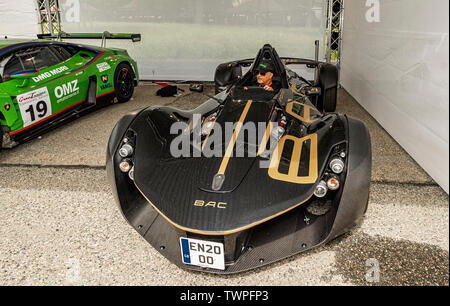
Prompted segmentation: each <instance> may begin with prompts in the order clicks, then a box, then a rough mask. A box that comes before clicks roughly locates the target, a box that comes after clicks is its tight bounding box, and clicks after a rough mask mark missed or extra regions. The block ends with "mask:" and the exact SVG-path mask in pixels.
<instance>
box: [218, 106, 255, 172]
mask: <svg viewBox="0 0 450 306" xmlns="http://www.w3.org/2000/svg"><path fill="white" fill-rule="evenodd" d="M252 102H253V101H252V100H248V101H247V104H246V105H245V108H244V111H243V112H242V114H241V117H240V118H239V121H238V123H237V126H236V128H235V129H234V132H233V137H232V138H231V141H230V143H229V144H228V147H227V150H226V151H225V156H224V157H223V159H222V163H221V164H220V168H219V171H218V172H217V174H225V170H226V169H227V166H228V161H229V160H230V157H231V154H232V153H233V148H234V145H235V144H236V140H237V137H238V135H239V132H240V131H241V128H242V126H243V122H244V120H245V117H246V116H247V113H248V110H249V109H250V106H251V105H252Z"/></svg>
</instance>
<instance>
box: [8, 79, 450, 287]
mask: <svg viewBox="0 0 450 306" xmlns="http://www.w3.org/2000/svg"><path fill="white" fill-rule="evenodd" d="M156 89H157V87H156V86H140V87H138V88H137V91H136V96H135V99H134V101H131V102H129V103H125V104H119V105H112V106H108V107H105V108H102V109H100V110H98V111H96V112H93V113H90V114H88V115H86V116H83V117H82V118H80V119H78V120H76V121H73V122H72V123H69V124H67V125H65V126H63V127H61V128H59V129H57V130H55V131H53V132H50V133H47V134H45V135H43V137H42V139H40V140H39V139H35V140H32V141H30V142H28V143H26V144H24V145H21V146H19V147H17V148H15V149H12V150H7V151H4V152H2V153H1V154H0V172H1V173H2V176H3V180H2V181H0V194H1V195H2V196H1V197H0V207H2V214H1V216H0V232H1V233H2V235H1V237H0V285H210V284H214V285H250V286H252V285H448V279H449V264H448V262H449V255H448V251H449V202H448V195H447V194H446V193H445V192H444V191H443V190H442V189H441V188H439V187H438V186H437V185H436V184H435V183H434V182H433V180H432V179H431V178H430V177H429V176H428V175H426V174H425V173H424V172H423V170H422V169H421V168H420V167H419V166H418V165H417V164H416V163H415V162H414V161H413V160H412V159H411V157H409V155H407V154H406V153H405V152H404V151H403V150H402V149H401V148H400V147H399V146H398V144H396V142H395V141H394V140H392V138H390V137H389V135H387V133H386V132H385V131H384V130H383V129H382V128H381V127H380V126H379V125H378V124H377V123H376V122H375V121H374V120H373V119H372V118H371V117H370V116H369V115H368V114H367V113H365V112H364V110H363V109H362V108H361V107H360V106H359V105H358V104H357V103H356V102H355V101H354V100H353V99H352V98H351V97H350V96H349V95H348V94H347V93H346V92H345V91H344V90H341V91H340V93H339V99H340V102H339V103H340V104H339V105H340V109H339V111H340V112H345V113H350V114H351V115H352V116H353V117H357V118H361V119H363V120H364V121H365V122H366V123H367V125H368V126H369V129H370V131H371V135H372V144H373V152H374V171H373V177H372V181H373V183H372V186H371V197H370V201H369V208H368V211H367V214H366V217H365V220H364V222H363V224H362V225H361V226H360V227H359V228H355V229H354V230H353V231H352V232H351V233H349V234H346V235H345V236H343V237H340V238H338V239H336V240H334V241H333V242H331V243H329V244H327V245H324V246H321V247H319V248H317V249H314V250H312V251H309V252H306V253H303V254H300V255H297V256H293V257H291V258H288V259H286V260H283V261H280V262H277V263H275V264H272V265H268V266H265V267H262V268H259V269H255V270H252V271H249V272H245V273H241V274H237V275H230V276H217V275H210V274H205V273H198V272H188V271H185V270H182V269H179V268H178V267H176V266H175V265H173V264H171V263H170V262H169V261H167V260H166V259H165V258H164V257H162V256H161V255H160V254H159V253H158V252H157V251H156V250H154V249H153V248H152V247H151V246H150V245H149V244H148V243H147V242H146V241H145V240H144V239H143V238H142V237H141V236H139V234H138V233H137V232H135V231H134V230H133V229H132V228H131V227H130V226H129V225H128V224H127V223H126V221H125V219H123V217H122V216H121V214H120V212H119V210H118V208H117V207H116V204H115V203H114V200H113V197H112V194H111V190H110V187H109V186H108V184H107V182H106V172H105V169H104V164H105V149H106V142H107V138H108V136H109V133H110V131H111V129H112V127H113V126H114V124H115V122H116V121H117V120H118V119H119V118H120V117H121V116H122V115H123V114H124V113H126V112H128V111H129V110H132V109H136V108H139V107H144V106H147V105H153V104H160V105H161V104H165V105H167V104H170V105H173V106H175V107H182V108H185V109H190V108H193V107H195V106H197V105H198V104H199V103H201V101H204V100H205V97H204V96H202V95H200V94H193V93H189V92H188V91H186V93H185V95H184V96H182V97H178V98H166V99H162V98H157V97H155V96H154V92H155V91H156ZM209 90H210V91H211V89H209ZM55 144H57V145H55ZM376 267H379V273H378V272H377V271H378V270H376V269H375V268H376Z"/></svg>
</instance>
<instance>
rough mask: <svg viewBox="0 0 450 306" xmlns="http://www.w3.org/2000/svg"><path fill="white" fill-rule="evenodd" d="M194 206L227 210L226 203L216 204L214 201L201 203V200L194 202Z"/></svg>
mask: <svg viewBox="0 0 450 306" xmlns="http://www.w3.org/2000/svg"><path fill="white" fill-rule="evenodd" d="M194 206H197V207H213V208H222V209H225V208H227V203H226V202H216V201H203V200H195V202H194Z"/></svg>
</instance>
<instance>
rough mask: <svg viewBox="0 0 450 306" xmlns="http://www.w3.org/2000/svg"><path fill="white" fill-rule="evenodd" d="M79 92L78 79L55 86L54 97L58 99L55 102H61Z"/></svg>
mask: <svg viewBox="0 0 450 306" xmlns="http://www.w3.org/2000/svg"><path fill="white" fill-rule="evenodd" d="M79 93H80V88H79V87H78V80H73V81H70V82H67V83H65V84H63V85H61V86H57V87H56V88H55V97H56V98H57V99H58V100H57V101H56V102H57V103H61V102H63V101H65V100H67V99H70V98H72V97H74V96H76V95H78V94H79Z"/></svg>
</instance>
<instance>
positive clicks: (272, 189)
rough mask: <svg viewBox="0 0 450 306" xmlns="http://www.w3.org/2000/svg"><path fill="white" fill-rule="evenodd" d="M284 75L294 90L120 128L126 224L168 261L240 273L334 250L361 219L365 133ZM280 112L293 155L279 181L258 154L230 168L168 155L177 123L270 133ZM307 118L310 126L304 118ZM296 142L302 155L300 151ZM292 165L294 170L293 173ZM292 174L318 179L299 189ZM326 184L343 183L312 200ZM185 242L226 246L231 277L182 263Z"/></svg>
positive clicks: (146, 118)
mask: <svg viewBox="0 0 450 306" xmlns="http://www.w3.org/2000/svg"><path fill="white" fill-rule="evenodd" d="M287 76H289V77H287V79H286V84H287V85H288V86H289V88H291V91H289V90H287V89H286V90H282V91H281V92H280V93H279V94H278V95H276V96H272V97H267V96H264V93H263V94H262V95H258V92H257V91H255V92H252V91H248V92H236V91H235V90H234V89H233V87H232V88H230V90H229V91H226V92H222V93H221V94H219V95H217V96H216V98H215V99H210V100H208V101H207V102H206V103H204V104H202V105H201V106H200V107H199V108H197V109H195V110H193V111H191V112H188V111H182V110H177V109H174V108H170V107H151V108H147V109H144V110H140V111H136V112H133V113H130V114H128V115H126V116H125V117H123V118H122V119H121V120H120V121H119V122H118V123H117V124H116V126H115V128H114V129H113V132H112V135H111V137H110V140H109V143H108V150H107V172H108V177H109V181H110V183H111V185H112V187H113V188H112V189H113V192H114V196H115V198H116V201H117V203H118V204H119V209H120V211H121V212H122V214H123V216H124V217H125V219H126V220H127V221H128V222H129V223H130V225H131V226H132V227H133V228H134V229H135V230H136V231H137V232H138V233H139V234H141V235H142V236H143V237H144V238H145V239H146V240H147V241H148V242H149V243H150V244H151V245H152V246H153V247H155V248H156V249H157V250H158V251H159V252H160V253H161V254H162V255H164V256H165V257H166V258H168V259H169V260H170V261H171V262H173V263H175V264H176V265H178V266H180V267H182V268H186V269H192V270H197V271H207V272H212V273H219V274H230V273H237V272H242V271H246V270H249V269H253V268H257V267H261V266H263V265H266V264H270V263H273V262H275V261H278V260H281V259H284V258H286V257H289V256H292V255H294V254H297V253H300V252H303V251H306V250H309V249H311V248H313V247H316V246H318V245H320V244H322V243H325V242H328V241H330V240H332V239H334V238H335V237H337V236H339V235H341V234H343V233H345V232H346V231H348V230H349V229H350V228H352V227H353V226H354V225H355V224H357V223H358V222H360V221H361V219H362V218H363V216H364V213H365V211H366V209H367V203H368V198H369V184H370V172H371V144H370V136H369V133H368V130H367V128H366V126H365V125H364V124H363V123H362V122H360V121H358V120H356V119H352V118H348V117H346V116H342V115H337V114H322V113H320V112H319V111H317V110H316V109H315V108H314V106H313V104H312V103H311V102H310V100H308V99H307V97H305V96H304V95H302V94H299V92H298V91H297V90H296V89H297V88H299V86H298V85H299V84H300V85H301V83H302V80H301V78H299V77H298V76H297V75H295V74H294V73H293V72H292V71H287ZM243 79H245V77H244V78H243ZM245 95H249V96H251V97H252V98H253V100H247V98H248V97H247V96H245ZM237 97H239V99H237ZM216 100H218V101H216ZM292 101H294V102H292ZM295 101H301V104H302V105H303V109H302V111H299V112H293V111H292V105H289V103H297V102H295ZM219 102H221V103H219ZM298 104H300V102H298ZM310 107H311V108H310ZM218 109H220V111H217V110H218ZM275 109H278V110H280V111H281V112H283V113H284V114H285V115H286V117H287V121H288V123H287V126H286V133H285V136H283V137H284V138H281V139H280V141H279V145H280V143H283V145H286V147H287V149H286V150H284V151H283V149H281V150H282V156H281V157H280V160H279V164H278V165H277V166H278V167H279V171H280V172H279V173H275V174H274V173H273V172H272V173H271V172H270V170H269V172H268V170H267V169H264V168H261V167H259V166H258V162H259V161H261V160H262V159H264V158H263V157H262V156H259V155H258V156H256V157H241V158H237V157H236V158H230V159H229V160H228V159H226V154H225V157H224V158H219V157H211V158H206V157H204V156H203V155H202V154H201V152H199V154H200V155H199V157H183V158H174V157H172V156H171V154H170V152H169V147H170V143H171V142H172V141H173V139H174V137H176V135H172V134H170V133H169V131H170V127H171V126H172V124H173V123H176V122H183V121H186V122H191V120H192V117H193V115H194V114H200V115H201V116H202V118H207V117H208V116H209V115H210V114H211V113H212V112H218V114H219V115H218V116H217V121H216V124H217V123H219V124H225V123H226V122H239V123H245V122H261V121H262V122H264V123H265V124H267V123H268V122H269V124H271V122H272V121H271V119H270V118H273V117H274V116H273V114H274V110H275ZM308 113H309V115H310V118H306V117H307V116H306V115H307V114H308ZM275 117H276V116H275ZM310 119H311V120H310ZM302 120H303V121H302ZM237 130H238V128H236V129H235V132H236V131H237ZM238 133H239V132H238ZM124 138H126V142H127V143H130V144H131V145H132V146H134V152H133V155H132V156H131V157H130V162H131V163H132V164H133V165H134V176H133V179H131V178H130V177H129V175H128V173H123V172H122V171H120V170H119V167H118V165H119V164H120V162H121V161H122V160H123V158H122V157H121V156H120V155H119V154H118V150H119V148H120V147H121V146H123V144H124ZM298 139H300V140H299V142H298V144H299V146H300V149H298V147H297V149H298V150H297V151H296V146H297V144H296V141H297V140H298ZM316 139H317V140H316ZM207 140H208V139H204V140H203V141H204V143H206V142H207ZM288 141H290V142H292V143H289V144H288ZM222 143H223V144H224V147H227V144H228V143H229V142H228V140H227V139H226V138H223V139H222ZM258 143H259V142H258ZM233 145H234V144H232V145H231V148H233ZM228 147H230V146H228ZM316 147H317V148H316ZM202 150H203V148H202ZM316 151H317V152H316ZM286 152H287V153H286ZM336 156H340V157H341V158H342V159H343V160H344V162H345V168H344V171H343V172H342V173H340V174H337V175H335V174H332V171H331V169H330V163H329V162H330V160H331V159H332V158H336ZM225 159H226V163H225V164H226V166H225V168H226V170H222V173H225V177H226V179H225V181H224V182H223V185H222V186H221V187H220V188H219V190H214V188H212V187H211V181H212V178H213V177H214V174H215V173H217V169H219V165H220V169H222V167H223V165H224V160H225ZM272 161H273V159H272ZM295 166H297V169H295V168H294V170H292V169H291V167H295ZM315 166H317V175H316V176H314V171H313V170H314V169H313V168H314V167H315ZM271 168H273V165H272V164H271ZM220 169H219V172H220V171H221V170H220ZM283 169H284V170H283ZM272 170H273V169H272ZM283 173H284V174H283ZM285 173H288V174H289V175H286V174H285ZM311 173H313V174H311ZM293 174H295V175H294V176H295V179H298V177H301V178H302V179H303V178H305V177H308V174H309V178H311V177H312V179H311V180H307V179H306V180H299V181H293V180H292V179H293V178H292V175H293ZM330 175H334V176H335V177H337V178H338V180H339V181H340V188H339V189H337V190H335V191H331V190H329V191H328V193H327V195H326V197H324V198H317V197H315V196H314V195H313V192H314V190H315V188H316V186H317V185H318V184H319V183H320V182H321V181H322V180H326V178H327V177H329V176H330ZM199 199H201V200H204V201H206V202H208V201H212V203H215V204H214V205H211V206H212V207H205V206H201V207H200V206H198V205H196V203H197V201H198V200H199ZM216 203H222V205H223V206H222V207H219V206H218V205H216ZM324 208H325V209H324ZM181 237H187V238H193V239H198V240H203V241H212V242H220V243H223V245H224V252H225V269H224V270H216V269H210V268H202V267H199V266H194V265H186V264H184V263H183V261H182V255H181V250H180V242H179V241H180V238H181Z"/></svg>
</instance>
